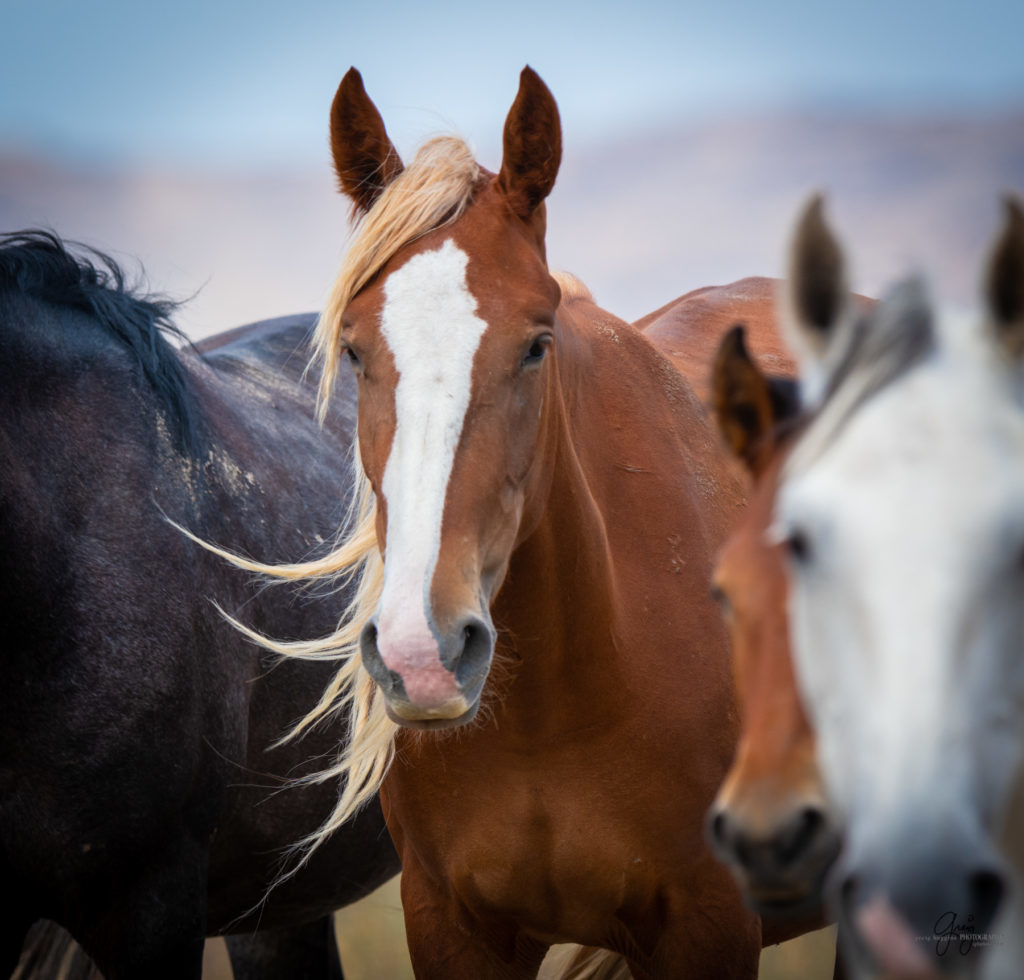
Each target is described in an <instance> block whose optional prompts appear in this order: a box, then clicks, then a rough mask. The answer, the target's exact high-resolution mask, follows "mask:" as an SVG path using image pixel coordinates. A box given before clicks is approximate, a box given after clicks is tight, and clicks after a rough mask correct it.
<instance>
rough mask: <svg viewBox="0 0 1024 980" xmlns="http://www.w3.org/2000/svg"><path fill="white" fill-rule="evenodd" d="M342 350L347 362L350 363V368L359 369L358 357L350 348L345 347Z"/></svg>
mask: <svg viewBox="0 0 1024 980" xmlns="http://www.w3.org/2000/svg"><path fill="white" fill-rule="evenodd" d="M344 350H345V355H346V356H347V357H348V359H349V362H350V363H351V365H352V367H354V368H356V369H357V370H358V369H359V367H360V364H359V355H358V354H357V353H356V352H355V351H354V350H352V348H351V347H346V348H344Z"/></svg>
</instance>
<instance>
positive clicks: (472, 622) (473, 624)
mask: <svg viewBox="0 0 1024 980" xmlns="http://www.w3.org/2000/svg"><path fill="white" fill-rule="evenodd" d="M461 637H462V649H461V650H460V651H459V653H458V659H457V660H456V662H455V680H456V681H457V682H458V684H459V686H460V687H462V688H465V689H468V688H471V687H473V686H474V685H476V684H479V683H482V681H483V676H485V675H486V674H487V671H488V669H489V667H490V664H491V656H492V655H493V653H494V634H493V631H492V630H491V629H490V628H489V627H488V625H487V624H486V623H484V622H483V621H482V620H480V619H477V618H475V617H471V618H469V619H468V620H467V621H466V622H465V624H464V625H463V627H462V630H461ZM449 669H450V668H449Z"/></svg>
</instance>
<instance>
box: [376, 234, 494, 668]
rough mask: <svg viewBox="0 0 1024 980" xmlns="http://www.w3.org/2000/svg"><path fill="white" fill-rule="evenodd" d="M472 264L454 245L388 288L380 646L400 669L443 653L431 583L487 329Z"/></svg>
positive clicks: (412, 264) (415, 263)
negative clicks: (388, 409)
mask: <svg viewBox="0 0 1024 980" xmlns="http://www.w3.org/2000/svg"><path fill="white" fill-rule="evenodd" d="M467 262H468V257H467V255H466V253H465V252H463V251H462V250H461V249H459V248H458V247H457V246H456V245H455V244H454V243H453V242H452V241H451V240H448V241H446V242H445V243H444V244H443V245H442V246H441V247H440V248H439V249H437V250H435V251H431V252H423V253H421V254H419V255H417V256H415V257H414V258H412V259H410V260H409V261H408V262H407V263H406V264H405V265H404V266H402V268H401V269H399V270H398V271H397V272H394V273H392V275H390V276H389V277H388V279H387V281H386V282H385V283H384V296H385V300H384V307H383V309H382V311H381V333H382V335H383V337H384V340H385V342H386V343H387V345H388V347H389V348H390V350H391V353H392V356H393V357H394V360H395V367H396V369H397V371H398V384H397V387H396V389H395V434H394V440H393V442H392V445H391V454H390V456H389V457H388V462H387V465H386V467H385V469H384V477H383V481H382V484H381V489H382V491H383V494H384V498H385V500H386V501H387V515H388V516H387V553H386V561H385V566H384V588H383V592H382V595H381V601H380V607H379V636H378V642H379V649H380V652H381V655H382V656H383V657H384V659H385V662H386V663H387V664H388V666H389V667H390V668H391V669H392V670H398V671H400V672H401V671H403V670H405V669H408V668H410V667H412V668H414V669H415V668H422V667H425V666H427V663H424V658H425V657H431V656H432V657H433V658H435V659H436V658H437V657H438V656H439V651H438V649H437V644H436V641H435V639H434V635H433V632H432V630H431V624H430V622H429V621H428V618H427V617H428V609H429V599H430V583H431V579H432V578H433V574H434V568H435V566H436V564H437V557H438V552H439V550H440V546H441V520H442V517H443V514H444V503H445V497H446V495H447V491H448V481H449V478H450V476H451V471H452V464H453V461H454V459H455V450H456V447H457V446H458V444H459V438H460V436H461V434H462V426H463V422H464V420H465V416H466V411H467V409H468V407H469V395H470V386H471V381H472V372H473V358H474V356H475V354H476V351H477V348H478V347H479V345H480V339H481V337H482V336H483V333H484V330H486V329H487V323H486V322H485V321H484V320H482V319H481V318H480V317H478V316H477V315H476V300H475V299H474V298H473V295H472V293H470V291H469V288H468V286H467V283H466V264H467Z"/></svg>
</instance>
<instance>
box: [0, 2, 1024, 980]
mask: <svg viewBox="0 0 1024 980" xmlns="http://www.w3.org/2000/svg"><path fill="white" fill-rule="evenodd" d="M0 24H2V29H0V231H11V230H15V229H18V228H24V227H27V226H43V227H48V228H52V229H54V230H56V231H57V232H59V233H60V234H62V235H64V236H66V237H69V238H73V239H78V240H81V241H83V242H86V243H89V244H92V245H95V246H97V247H99V248H101V249H103V250H106V251H109V252H110V253H112V254H113V255H114V256H115V257H117V258H118V259H119V260H121V261H122V262H123V263H125V264H126V265H127V266H128V267H129V268H135V269H139V268H140V266H141V268H143V269H144V270H145V276H146V279H147V280H148V283H149V285H150V287H151V288H152V289H154V290H156V291H159V292H163V293H167V294H170V295H172V296H174V297H176V298H179V299H182V298H186V297H190V301H189V302H188V303H187V305H186V306H185V307H184V308H183V310H182V311H181V314H180V318H179V319H180V322H181V324H182V326H184V328H185V329H186V330H187V331H188V332H189V333H190V334H191V335H192V336H193V337H196V338H198V337H201V336H205V335H207V334H210V333H214V332H216V331H218V330H222V329H226V328H228V327H231V326H235V325H237V324H240V323H243V322H247V321H251V320H255V319H260V318H264V317H270V316H276V315H279V314H284V313H291V312H296V311H299V310H315V309H317V308H318V307H319V305H320V303H321V300H322V298H323V296H324V295H325V294H326V292H327V289H328V287H329V285H330V283H331V280H332V278H333V276H334V274H335V272H336V270H337V268H338V265H339V262H340V257H341V255H342V252H343V250H344V247H345V241H346V236H347V234H348V225H347V215H348V207H347V204H346V203H345V202H344V201H343V200H342V199H341V198H340V197H339V196H338V195H337V194H336V192H335V190H334V181H333V176H332V174H331V170H330V160H329V152H328V145H327V114H328V108H329V106H330V101H331V98H332V96H333V94H334V90H335V88H336V86H337V84H338V81H339V80H340V78H341V76H342V74H343V73H344V71H345V70H346V69H347V68H348V67H349V66H350V65H355V66H357V67H358V68H359V69H360V70H361V71H362V73H363V77H364V80H365V83H366V86H367V89H368V91H369V93H370V95H371V97H372V98H373V99H374V100H375V101H376V103H377V105H378V107H379V108H380V110H381V112H382V115H383V117H384V119H385V122H386V124H387V126H388V129H389V132H390V133H391V136H392V139H393V140H394V142H395V143H396V145H397V146H398V148H399V151H400V152H401V154H402V155H403V156H405V157H407V158H408V157H411V156H412V154H413V152H414V151H415V148H416V146H417V145H418V144H419V143H420V142H421V141H422V140H423V139H424V138H426V137H428V136H430V135H433V134H435V133H438V132H451V131H455V132H458V133H459V134H461V135H462V136H464V137H465V138H467V139H468V140H469V141H470V143H471V144H472V145H473V146H474V147H475V148H476V150H477V152H478V157H479V159H480V161H481V162H482V163H483V164H484V165H485V166H487V167H489V168H491V169H496V168H497V167H498V165H499V163H500V138H501V127H502V123H503V121H504V118H505V114H506V112H507V110H508V108H509V106H510V104H511V102H512V99H513V98H514V96H515V92H516V87H517V81H518V73H519V71H520V69H521V68H522V67H523V65H524V64H527V63H529V64H530V65H532V66H533V67H534V68H535V69H536V70H537V71H538V72H539V73H540V74H541V76H542V77H543V78H544V79H545V81H546V82H547V83H548V85H549V86H550V88H551V90H552V91H553V93H554V95H555V97H556V98H557V100H558V102H559V105H560V108H561V113H562V123H563V128H564V144H565V156H564V164H563V168H562V171H561V174H560V177H559V181H558V184H557V186H556V188H555V191H554V194H553V195H552V198H551V201H550V206H549V246H548V255H549V259H550V261H551V264H552V265H554V266H557V267H560V268H564V269H568V270H570V271H572V272H574V273H576V274H577V275H579V276H580V277H581V278H583V279H584V280H585V281H586V282H587V284H588V285H589V286H590V287H591V289H592V290H593V291H594V293H595V295H596V296H597V298H598V300H599V301H601V302H602V303H603V304H604V305H605V306H607V307H608V308H609V309H610V310H612V311H613V312H615V313H618V314H619V315H620V316H623V317H625V318H626V319H635V318H636V317H638V316H641V315H642V314H644V313H646V312H648V311H650V310H652V309H655V308H656V307H658V306H660V305H662V304H663V303H665V302H667V301H668V300H669V299H671V298H673V297H674V296H677V295H679V294H681V293H683V292H685V291H687V290H690V289H693V288H696V287H698V286H703V285H709V284H712V283H721V282H726V281H730V280H732V279H736V278H739V277H741V276H745V275H753V274H760V275H778V274H780V273H781V272H782V269H783V265H784V258H783V257H784V248H785V243H786V240H787V237H788V233H789V229H790V225H791V223H792V221H793V218H794V215H795V213H796V210H797V208H798V207H799V206H800V204H801V203H802V202H803V201H804V200H805V199H806V197H807V195H808V194H810V193H811V192H812V191H815V190H822V191H824V192H826V194H827V195H828V200H829V209H830V213H831V216H832V219H833V223H834V225H835V226H836V227H837V229H838V230H839V232H840V233H841V235H842V237H843V238H844V240H845V241H846V242H847V244H848V247H849V250H850V253H851V258H852V264H853V270H854V274H853V278H852V284H853V285H854V287H855V288H857V289H858V290H859V291H861V292H865V293H869V294H877V293H879V292H880V291H881V290H882V289H883V288H884V285H885V283H886V282H887V281H890V280H892V279H893V278H894V277H895V276H897V275H902V274H904V273H906V272H908V271H912V270H923V271H925V272H926V273H927V274H928V275H929V276H930V278H931V280H932V282H933V284H934V289H935V291H936V292H937V293H938V294H939V295H940V297H941V298H942V299H944V300H945V301H946V302H948V303H951V304H954V305H956V306H961V307H962V306H967V305H968V304H970V303H971V302H972V301H973V299H974V296H975V292H976V279H977V275H978V268H979V263H980V261H981V257H982V255H983V253H984V250H985V248H986V247H987V244H988V242H989V241H990V239H991V237H992V235H993V234H994V232H995V229H996V227H997V222H998V218H999V211H998V200H999V195H1000V194H1002V193H1003V192H1006V191H1010V190H1014V191H1017V192H1018V193H1024V58H1022V57H1021V56H1020V38H1021V36H1022V28H1024V4H1021V3H1020V0H974V2H972V3H970V4H967V3H963V2H961V0H860V2H858V3H856V4H832V3H824V2H821V0H816V2H810V0H775V2H773V3H765V2H763V0H760V2H753V0H718V2H716V3H698V2H693V0H631V2H630V3H628V4H627V3H621V4H613V3H608V2H601V0H590V2H588V3H583V2H580V0H570V2H562V3H560V2H558V0H544V2H541V0H519V2H508V3H503V4H501V5H489V4H485V3H479V2H478V3H473V4H470V3H466V2H462V0H432V2H429V3H427V2H414V0H374V2H359V3H357V2H354V0H289V2H288V3H282V2H268V0H245V2H242V0H174V2H168V0H148V2H145V3H140V2H138V0H0ZM340 921H341V925H340V927H339V928H340V929H341V931H342V933H343V949H344V950H345V951H346V969H347V975H349V976H350V977H352V978H354V980H359V978H361V977H363V978H372V977H377V978H384V980H390V978H393V977H394V978H398V977H403V976H408V975H409V973H408V964H407V961H406V960H405V959H404V955H405V954H404V948H403V945H402V938H401V913H400V910H399V907H398V895H397V889H396V888H395V886H394V885H392V886H389V887H388V888H387V889H385V890H384V891H383V892H381V893H379V894H378V895H376V896H374V897H372V898H371V899H369V900H367V902H366V903H363V904H362V905H361V906H359V907H358V908H356V909H354V910H351V911H350V912H349V913H347V914H346V915H345V916H344V917H343V918H342V920H340ZM381 923H385V925H384V926H381V925H380V924H381ZM378 928H383V929H385V930H387V931H386V932H384V933H378V932H377V931H376V930H377V929H378ZM382 936H384V937H385V938H381V937H382ZM829 943H830V939H829V937H828V936H827V935H826V936H824V937H819V938H818V939H816V940H815V941H814V942H813V943H812V946H813V956H814V957H817V959H815V960H814V963H815V964H816V965H815V966H813V967H812V966H810V965H808V962H809V961H805V960H802V959H795V960H794V959H792V958H791V957H793V956H801V955H803V954H801V953H795V952H788V951H787V952H783V953H777V954H773V955H774V959H770V962H766V966H765V972H764V975H766V976H768V975H770V976H773V977H775V976H778V977H785V976H794V977H796V976H807V977H811V976H814V975H820V976H830V975H831V964H830V961H829V962H827V963H826V961H828V960H829V952H828V951H829V948H830V947H829ZM345 944H347V945H345ZM815 944H816V945H815ZM221 956H222V952H221V950H220V949H219V948H218V947H217V946H211V950H210V966H209V970H208V976H209V977H210V978H213V977H221V976H225V975H227V974H225V972H224V970H225V967H224V964H223V961H222V959H221ZM786 957H790V958H789V959H787V958H786Z"/></svg>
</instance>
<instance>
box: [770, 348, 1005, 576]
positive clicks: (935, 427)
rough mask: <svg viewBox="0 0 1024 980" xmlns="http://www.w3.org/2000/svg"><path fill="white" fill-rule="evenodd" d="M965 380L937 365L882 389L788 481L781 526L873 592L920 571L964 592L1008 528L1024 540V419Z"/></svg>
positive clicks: (979, 379) (990, 391)
mask: <svg viewBox="0 0 1024 980" xmlns="http://www.w3.org/2000/svg"><path fill="white" fill-rule="evenodd" d="M969 375H970V372H965V371H962V370H957V369H956V368H955V365H951V364H949V363H936V364H933V365H930V366H929V367H927V368H924V369H922V370H918V371H916V372H911V373H910V374H908V375H907V376H906V377H905V378H903V379H901V380H900V381H899V383H898V384H895V385H894V386H893V387H892V388H891V389H888V390H884V391H881V392H879V393H877V394H876V395H875V396H874V397H873V398H872V399H870V400H869V401H867V402H866V403H865V404H864V405H862V406H861V407H860V408H859V409H857V410H856V411H855V412H854V413H853V415H851V417H850V418H849V419H848V420H847V422H846V423H845V425H844V426H842V427H841V428H840V429H839V431H838V432H836V433H835V435H834V441H833V443H832V445H829V446H826V447H825V448H824V449H823V450H822V451H821V453H820V455H819V456H818V458H817V459H816V460H814V461H812V462H810V463H809V464H808V465H806V467H805V468H803V470H802V471H800V472H797V473H796V474H795V475H794V476H793V478H792V479H789V480H787V481H786V483H785V485H784V487H783V490H782V493H781V495H780V503H779V516H780V518H781V521H782V524H783V525H789V526H790V527H800V528H801V529H802V530H804V531H808V532H810V533H811V534H812V535H814V536H816V537H817V538H818V540H819V541H820V543H821V546H822V547H823V548H825V549H831V551H832V554H833V557H834V558H835V560H837V561H842V562H843V568H844V574H847V575H861V576H863V577H864V578H865V580H867V579H869V578H870V579H874V580H876V581H877V582H878V583H879V587H880V588H884V586H883V580H885V582H888V580H887V579H886V570H888V571H889V572H891V574H892V576H894V577H895V578H899V577H900V576H903V575H905V574H906V571H907V568H908V567H913V566H914V565H920V564H927V565H929V566H931V567H932V568H934V569H935V570H938V569H939V568H944V569H946V570H947V572H948V574H949V575H951V576H954V577H956V578H957V580H958V581H960V582H961V583H962V584H963V585H965V586H966V585H968V579H969V578H970V576H971V574H972V572H971V568H977V569H979V570H980V569H981V568H983V567H984V563H985V555H986V554H993V555H994V554H996V553H997V552H998V550H999V548H1000V547H1001V545H1000V543H999V540H1000V536H1001V535H1002V534H1003V533H1004V532H1007V531H1011V530H1012V529H1016V531H1017V532H1018V533H1024V463H1022V462H1021V460H1024V412H1021V410H1020V409H1019V408H1018V407H1017V405H1016V404H1015V402H1014V400H1013V399H1012V397H1011V393H1010V392H1008V391H1007V390H1005V387H1004V386H1003V385H1002V384H1000V383H999V381H998V380H997V379H996V378H994V377H992V376H987V375H986V374H985V373H984V372H977V373H974V376H973V377H972V376H969ZM986 382H987V383H986ZM967 542H969V544H965V543H967ZM965 548H966V551H965ZM855 556H860V558H859V559H858V558H856V557H855ZM969 566H970V567H969ZM889 584H891V583H889Z"/></svg>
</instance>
